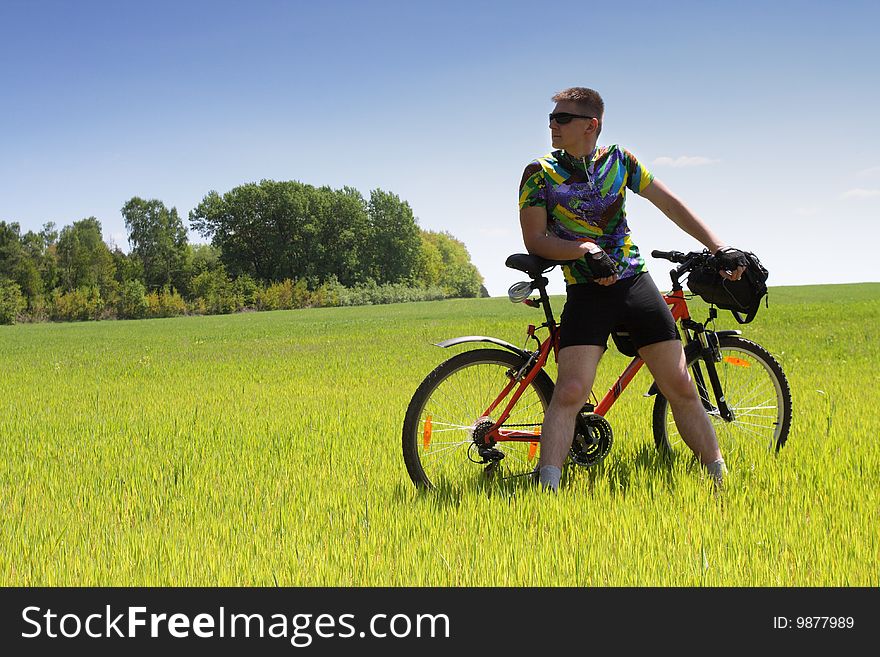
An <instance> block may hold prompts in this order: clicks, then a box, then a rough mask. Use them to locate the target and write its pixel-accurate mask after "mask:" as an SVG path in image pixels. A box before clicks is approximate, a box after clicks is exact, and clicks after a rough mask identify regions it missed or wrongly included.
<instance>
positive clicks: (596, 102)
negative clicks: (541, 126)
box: [550, 87, 605, 135]
mask: <svg viewBox="0 0 880 657" xmlns="http://www.w3.org/2000/svg"><path fill="white" fill-rule="evenodd" d="M550 100H552V101H553V102H554V103H558V102H559V101H561V100H567V101H571V102H573V103H577V106H578V107H579V108H580V109H581V111H583V112H584V113H585V114H589V115H590V116H595V117H596V119H597V120H598V121H599V129H598V131H597V132H596V134H597V135H598V134H599V133H601V132H602V117H603V115H604V114H605V101H604V100H602V96H600V95H599V92H598V91H596V90H595V89H588V88H587V87H569V88H568V89H563V90H562V91H560V92H559V93H557V94H555V95H554V96H553V98H551V99H550Z"/></svg>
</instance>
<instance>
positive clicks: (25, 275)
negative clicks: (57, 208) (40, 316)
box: [0, 221, 43, 307]
mask: <svg viewBox="0 0 880 657" xmlns="http://www.w3.org/2000/svg"><path fill="white" fill-rule="evenodd" d="M35 237H36V236H35V235H34V233H32V232H28V233H27V234H26V235H24V236H22V235H21V227H20V226H19V225H18V224H17V223H6V222H5V221H0V278H5V279H7V280H9V281H11V282H13V283H15V284H16V286H17V288H18V290H19V293H20V294H23V298H24V299H26V300H27V305H28V306H29V307H33V306H34V305H35V304H38V303H39V302H40V300H41V298H42V293H43V280H42V277H41V276H40V267H39V258H40V256H41V253H40V249H39V247H37V246H36V241H37V239H35ZM10 289H11V288H10Z"/></svg>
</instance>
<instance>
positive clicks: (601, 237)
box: [519, 145, 654, 285]
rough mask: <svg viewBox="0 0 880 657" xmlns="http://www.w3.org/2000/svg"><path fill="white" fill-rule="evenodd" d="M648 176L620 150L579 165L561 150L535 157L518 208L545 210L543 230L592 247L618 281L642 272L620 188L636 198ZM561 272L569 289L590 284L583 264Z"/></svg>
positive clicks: (601, 152)
mask: <svg viewBox="0 0 880 657" xmlns="http://www.w3.org/2000/svg"><path fill="white" fill-rule="evenodd" d="M652 180H654V176H653V175H652V174H651V173H650V172H649V171H648V170H647V169H646V168H645V167H643V166H642V165H641V164H640V163H639V161H638V160H637V159H636V158H635V156H634V155H633V154H632V153H630V152H629V151H627V150H625V149H623V148H621V147H620V146H617V145H613V146H603V147H599V148H596V149H594V150H593V152H592V153H591V154H590V155H588V156H586V157H584V158H581V159H577V158H574V157H572V156H570V155H569V154H568V153H566V152H565V151H562V150H557V151H553V152H552V153H550V154H549V155H545V156H543V157H539V158H538V159H537V160H535V161H533V162H532V163H531V164H529V165H528V166H527V167H526V169H525V171H524V172H523V178H522V182H521V183H520V188H519V207H520V209H522V208H527V207H536V206H537V207H543V208H547V230H548V232H549V233H550V234H551V235H555V236H556V237H559V238H561V239H564V240H575V241H578V242H585V241H588V240H589V241H593V242H595V243H596V244H598V245H599V246H600V247H601V248H602V249H603V250H604V251H605V252H606V253H607V254H608V255H609V256H610V257H611V259H612V260H614V262H615V263H616V264H617V267H618V276H619V277H620V278H629V277H630V276H635V275H636V274H638V273H641V272H643V271H645V260H644V258H642V256H641V255H640V254H639V248H638V247H637V246H636V245H635V244H634V243H633V241H632V239H631V238H630V230H629V226H628V225H627V222H626V210H625V209H624V201H625V196H626V188H627V187H628V188H629V189H631V190H632V191H634V192H636V193H637V194H638V193H640V192H641V191H642V190H644V189H645V187H647V186H648V185H649V184H651V181H652ZM582 261H583V258H582V259H581V260H578V261H576V262H575V263H574V266H573V267H572V266H568V265H566V266H565V267H563V273H564V275H565V280H566V282H567V283H568V284H569V285H572V284H575V283H585V282H587V281H589V280H590V276H589V270H588V269H586V263H585V262H582Z"/></svg>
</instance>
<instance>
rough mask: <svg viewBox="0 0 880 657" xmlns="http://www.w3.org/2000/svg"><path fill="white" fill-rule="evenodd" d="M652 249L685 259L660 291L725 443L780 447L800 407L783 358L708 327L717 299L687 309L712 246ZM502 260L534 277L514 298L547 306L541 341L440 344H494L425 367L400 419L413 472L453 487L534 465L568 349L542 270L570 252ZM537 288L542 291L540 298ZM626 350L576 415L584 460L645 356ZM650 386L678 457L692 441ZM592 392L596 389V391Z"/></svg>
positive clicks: (593, 453) (601, 450)
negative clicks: (616, 371)
mask: <svg viewBox="0 0 880 657" xmlns="http://www.w3.org/2000/svg"><path fill="white" fill-rule="evenodd" d="M652 255H653V256H654V257H655V258H661V259H665V260H669V261H671V262H673V263H676V264H678V266H677V267H675V268H673V269H672V270H671V271H670V278H671V280H672V290H671V291H670V292H669V293H668V294H664V295H663V296H664V299H665V300H666V302H667V303H668V304H669V305H670V306H671V308H670V309H671V311H672V315H673V318H674V319H675V321H676V323H677V325H678V326H679V327H680V333H681V334H682V335H683V342H684V345H683V346H684V351H685V356H686V358H687V363H688V368H689V370H690V372H691V376H692V379H693V381H694V384H695V386H696V387H697V390H698V392H699V395H700V398H701V399H702V401H703V406H704V407H705V409H706V412H707V413H708V415H709V417H710V418H712V420H713V424H714V425H715V429H716V433H717V434H718V439H719V443H720V444H721V447H722V450H723V451H727V450H729V449H731V448H735V447H736V446H737V445H738V444H739V446H740V447H743V448H749V449H750V448H754V447H759V448H760V449H761V450H762V451H766V452H774V453H775V452H778V451H779V450H780V449H781V448H782V446H783V445H785V443H786V440H787V438H788V432H789V429H790V426H791V417H792V406H791V391H790V389H789V385H788V381H787V379H786V377H785V373H784V372H783V370H782V367H781V365H780V364H779V362H778V361H777V360H776V359H775V358H774V357H773V356H772V355H771V354H770V352H768V351H767V350H766V349H765V348H764V347H762V346H761V345H759V344H757V343H755V342H753V341H751V340H747V339H746V338H743V337H741V331H738V330H720V331H715V330H713V329H710V328H709V325H710V324H712V323H713V322H714V320H715V319H716V318H717V316H718V312H717V308H716V307H715V306H714V305H710V307H709V316H708V318H707V319H706V321H704V322H698V321H695V320H694V319H693V318H692V317H691V314H690V311H689V309H688V305H687V298H686V296H685V292H684V289H683V288H682V285H681V279H682V277H684V276H685V275H686V274H688V273H690V272H691V271H694V270H695V269H696V268H697V267H701V266H706V265H707V264H708V265H712V264H713V263H714V256H712V255H711V254H710V253H709V252H708V251H702V252H690V253H681V252H678V251H653V252H652ZM505 264H506V265H507V266H508V267H510V268H512V269H517V270H519V271H522V272H524V273H526V274H528V275H529V278H530V280H529V281H524V282H521V283H516V284H514V285H512V286H511V287H510V290H509V291H508V296H509V298H510V300H511V301H512V302H515V303H520V302H522V303H525V304H526V305H529V306H531V307H535V308H542V309H543V310H544V316H545V322H544V323H543V324H541V325H540V326H538V327H536V326H535V325H529V327H528V330H527V335H528V337H527V343H528V342H529V341H531V340H534V341H535V342H536V343H537V347H536V348H535V349H534V350H531V351H529V350H527V349H525V348H522V349H521V348H519V347H517V346H515V345H513V344H511V343H509V342H506V341H505V340H501V339H498V338H493V337H488V336H462V337H458V338H452V339H449V340H444V341H442V342H439V343H437V346H439V347H443V348H449V347H453V346H456V345H462V344H470V343H487V344H490V345H492V346H491V347H489V348H478V349H471V350H468V351H464V352H461V353H458V354H456V355H454V356H452V357H451V358H449V359H448V360H446V361H444V362H443V363H441V364H440V365H438V366H437V367H436V368H435V369H434V370H433V371H432V372H431V373H430V374H428V376H427V377H425V379H424V380H423V381H422V383H421V384H420V385H419V387H418V388H417V390H416V392H415V394H414V395H413V397H412V399H411V401H410V403H409V406H408V408H407V411H406V417H405V419H404V424H403V457H404V462H405V464H406V469H407V472H408V474H409V477H410V479H412V481H413V483H414V484H415V485H416V486H418V487H420V488H436V487H445V486H452V485H455V484H457V483H459V482H460V481H461V480H462V478H463V477H466V476H472V475H473V474H479V475H481V476H488V475H496V474H501V476H502V477H503V478H510V477H519V476H525V475H528V474H531V473H532V472H533V470H534V467H535V465H536V464H537V456H538V450H539V445H540V439H541V423H542V421H543V416H544V412H545V410H546V409H547V406H548V405H549V403H550V398H551V397H552V395H553V387H554V383H553V380H552V379H551V377H550V376H549V375H548V374H547V372H546V371H545V369H544V367H545V365H546V364H547V362H548V359H549V357H550V354H551V352H552V353H553V355H554V358H555V357H556V356H557V354H558V351H559V346H558V339H559V324H558V323H557V322H556V320H555V318H554V315H553V311H552V309H551V307H550V298H549V296H548V295H547V289H546V286H547V284H548V280H547V278H546V277H545V276H544V274H546V273H547V272H549V271H550V270H552V269H553V268H554V267H556V266H558V265H563V264H567V263H566V262H564V261H556V260H547V259H544V258H541V257H538V256H533V255H526V254H515V255H512V256H510V257H509V258H508V259H507V261H506V263H505ZM534 291H537V292H538V298H537V299H534V298H531V294H532V292H534ZM541 329H547V331H548V336H547V337H546V338H544V339H543V340H541V339H539V338H538V337H537V336H536V335H535V334H536V332H537V331H538V330H541ZM625 341H626V335H625V334H618V335H617V336H615V343H618V348H621V347H622V348H623V351H624V352H626V351H627V350H626V346H625V343H626V342H625ZM499 347H500V348H499ZM627 355H629V356H632V357H633V358H632V360H631V361H630V362H629V364H628V365H627V366H626V367H625V369H624V370H623V372H622V373H621V374H620V376H619V377H618V378H617V380H616V381H615V383H614V384H613V385H612V386H611V388H610V389H609V390H608V391H607V392H606V393H605V395H604V396H603V397H602V399H601V400H600V401H598V403H597V404H594V403H591V402H587V403H585V404H584V407H583V408H582V410H581V412H580V413H579V415H578V418H577V421H576V427H575V435H574V439H573V441H572V446H571V449H570V451H569V459H570V460H571V461H572V462H573V463H574V464H575V465H578V466H584V467H590V466H593V465H596V464H597V463H599V462H601V461H602V460H603V459H604V458H605V457H606V456H607V455H608V453H609V452H610V450H611V446H612V444H613V431H612V428H611V425H610V424H609V422H608V420H607V419H605V415H606V414H607V413H608V411H609V410H610V409H611V407H612V406H613V405H614V403H615V402H616V401H617V399H619V398H620V396H621V395H622V394H623V391H624V390H625V389H626V388H627V386H628V385H629V384H630V383H631V382H632V380H633V378H634V377H635V376H636V374H637V373H638V371H639V370H640V369H641V367H642V365H643V364H644V361H643V360H642V359H641V358H639V356H638V354H637V353H636V352H635V349H632V350H631V351H630V352H628V353H627ZM646 396H654V406H653V415H652V429H653V438H654V443H655V446H656V448H657V449H658V450H659V452H660V453H661V454H663V455H665V456H672V455H674V454H675V453H676V451H677V450H679V449H681V448H684V449H687V446H686V445H684V444H683V441H682V440H681V437H680V436H679V435H678V432H677V430H676V428H675V424H674V422H673V420H672V413H671V411H670V408H669V404H668V402H667V400H666V398H665V397H664V396H663V395H662V393H661V392H660V390H659V388H658V387H657V384H656V383H655V382H654V383H652V384H651V386H650V388H649V390H648V392H647V393H646ZM591 399H593V400H594V401H595V399H596V397H595V395H594V394H592V393H591Z"/></svg>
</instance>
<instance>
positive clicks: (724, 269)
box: [713, 246, 748, 281]
mask: <svg viewBox="0 0 880 657" xmlns="http://www.w3.org/2000/svg"><path fill="white" fill-rule="evenodd" d="M713 255H714V256H715V262H716V264H717V265H718V273H719V274H720V275H721V278H726V279H727V280H729V281H738V280H739V279H740V277H741V276H742V275H743V272H744V271H745V270H746V265H747V264H748V261H747V260H746V256H745V254H744V253H743V252H742V251H740V250H739V249H734V248H731V247H729V246H727V247H722V248H720V249H718V250H717V251H716V252H715V253H714V254H713Z"/></svg>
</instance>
